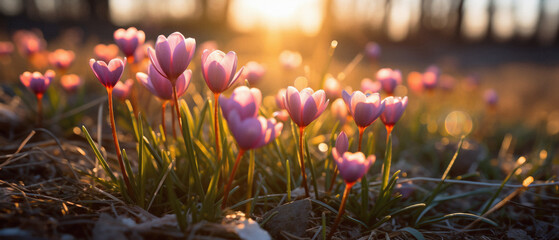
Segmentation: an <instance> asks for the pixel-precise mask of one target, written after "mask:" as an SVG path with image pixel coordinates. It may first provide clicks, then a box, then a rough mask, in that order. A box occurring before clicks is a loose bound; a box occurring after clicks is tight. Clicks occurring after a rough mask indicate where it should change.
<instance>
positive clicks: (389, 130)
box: [386, 125, 394, 147]
mask: <svg viewBox="0 0 559 240" xmlns="http://www.w3.org/2000/svg"><path fill="white" fill-rule="evenodd" d="M392 129H394V125H386V144H388V137H390V134H392ZM386 147H388V146H386Z"/></svg>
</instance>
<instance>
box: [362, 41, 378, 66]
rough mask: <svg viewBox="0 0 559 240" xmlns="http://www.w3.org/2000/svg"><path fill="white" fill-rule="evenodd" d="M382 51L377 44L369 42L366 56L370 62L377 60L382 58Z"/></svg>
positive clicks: (366, 47) (366, 46)
mask: <svg viewBox="0 0 559 240" xmlns="http://www.w3.org/2000/svg"><path fill="white" fill-rule="evenodd" d="M380 53H381V49H380V45H378V43H376V42H368V43H367V45H365V56H367V57H368V58H369V59H370V60H373V61H374V60H377V59H378V58H379V57H380Z"/></svg>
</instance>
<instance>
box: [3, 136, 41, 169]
mask: <svg viewBox="0 0 559 240" xmlns="http://www.w3.org/2000/svg"><path fill="white" fill-rule="evenodd" d="M34 135H35V131H31V133H29V135H28V136H27V137H26V138H25V139H24V140H23V142H21V144H20V145H19V147H18V148H17V150H16V152H15V153H14V154H13V156H15V154H18V153H19V152H20V151H21V149H23V147H24V146H25V145H26V144H27V142H29V140H30V139H31V138H32V137H33V136H34ZM13 156H12V157H10V158H8V160H6V161H5V162H4V163H2V164H0V169H2V167H4V166H6V165H8V164H10V161H11V160H12V158H13Z"/></svg>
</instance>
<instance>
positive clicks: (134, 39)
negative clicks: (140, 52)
mask: <svg viewBox="0 0 559 240" xmlns="http://www.w3.org/2000/svg"><path fill="white" fill-rule="evenodd" d="M114 39H115V42H116V44H117V45H118V47H119V48H120V50H122V52H123V53H124V55H126V57H133V56H134V52H135V51H136V48H137V47H138V46H141V45H142V44H144V41H145V40H146V34H145V33H144V31H141V30H140V31H138V29H136V28H135V27H130V28H128V29H127V30H124V29H123V28H119V29H118V30H116V31H115V33H114Z"/></svg>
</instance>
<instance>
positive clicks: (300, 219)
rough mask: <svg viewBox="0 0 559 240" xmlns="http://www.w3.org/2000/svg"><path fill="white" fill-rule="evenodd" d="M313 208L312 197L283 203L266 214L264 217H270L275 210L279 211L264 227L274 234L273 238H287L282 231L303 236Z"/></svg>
mask: <svg viewBox="0 0 559 240" xmlns="http://www.w3.org/2000/svg"><path fill="white" fill-rule="evenodd" d="M311 210H312V207H311V201H310V199H302V200H297V201H294V202H291V203H288V204H284V205H281V206H279V207H276V208H274V209H272V210H270V211H269V212H267V213H266V214H264V216H263V217H262V219H268V218H269V217H270V216H271V215H272V214H274V212H277V214H275V215H274V216H273V217H272V218H270V219H269V220H268V222H266V224H264V226H263V228H264V229H266V230H267V231H268V232H269V233H270V235H272V238H273V239H285V238H284V237H283V235H282V234H281V231H288V232H289V233H290V234H291V235H294V236H298V237H302V236H303V235H304V234H305V231H306V230H307V228H308V223H309V217H310V213H311Z"/></svg>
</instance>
